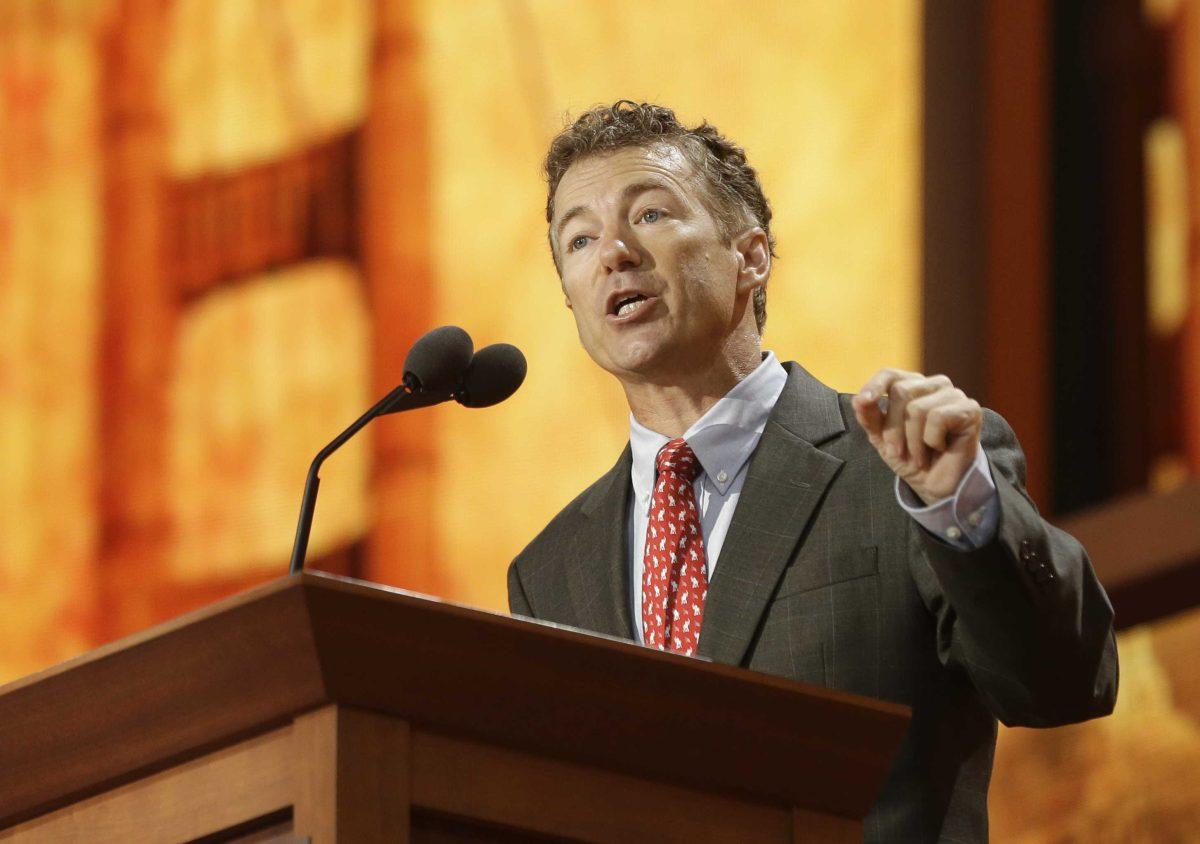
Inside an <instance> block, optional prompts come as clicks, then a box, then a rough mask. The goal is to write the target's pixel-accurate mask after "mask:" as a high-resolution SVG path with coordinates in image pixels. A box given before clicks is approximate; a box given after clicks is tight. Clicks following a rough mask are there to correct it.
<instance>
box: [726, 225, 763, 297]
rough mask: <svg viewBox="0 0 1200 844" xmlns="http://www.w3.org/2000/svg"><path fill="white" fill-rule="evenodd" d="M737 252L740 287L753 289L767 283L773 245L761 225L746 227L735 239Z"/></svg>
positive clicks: (734, 244) (734, 243)
mask: <svg viewBox="0 0 1200 844" xmlns="http://www.w3.org/2000/svg"><path fill="white" fill-rule="evenodd" d="M733 248H734V250H735V251H736V252H737V262H738V288H739V289H741V290H753V289H754V288H755V287H762V286H763V285H764V284H766V283H767V277H768V276H770V275H771V246H770V244H769V243H768V242H767V233H766V232H765V231H763V230H762V227H761V226H754V227H752V228H749V229H746V231H744V232H742V233H741V234H740V235H738V236H737V237H736V238H735V239H734V241H733Z"/></svg>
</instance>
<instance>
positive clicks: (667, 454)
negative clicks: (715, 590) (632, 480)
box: [642, 439, 708, 656]
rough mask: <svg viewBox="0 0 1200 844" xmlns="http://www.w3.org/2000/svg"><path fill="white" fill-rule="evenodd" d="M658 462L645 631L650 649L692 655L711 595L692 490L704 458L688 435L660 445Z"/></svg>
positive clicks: (646, 559) (644, 590) (644, 576)
mask: <svg viewBox="0 0 1200 844" xmlns="http://www.w3.org/2000/svg"><path fill="white" fill-rule="evenodd" d="M657 462H658V477H657V479H656V480H655V483H654V496H653V497H652V498H651V500H650V524H649V525H648V526H647V528H646V552H645V554H644V556H643V559H642V564H643V574H642V636H643V640H644V641H645V643H646V644H647V645H648V646H650V647H652V648H657V649H658V650H660V651H661V650H671V651H676V652H677V653H681V654H685V655H686V656H692V655H693V654H695V653H696V642H697V641H699V639H700V624H701V623H702V622H703V620H704V599H705V598H706V597H707V596H708V573H707V571H706V570H705V561H704V538H703V536H702V535H701V533H700V513H699V511H698V510H697V509H696V494H695V492H694V491H693V489H692V480H693V479H694V478H695V477H696V475H697V474H699V473H700V461H698V460H697V459H696V455H695V454H694V453H693V452H692V449H691V446H689V445H688V444H687V441H686V440H684V439H674V440H671V441H670V442H669V443H667V444H666V445H664V446H663V447H662V450H661V451H660V452H659V453H658V461H657Z"/></svg>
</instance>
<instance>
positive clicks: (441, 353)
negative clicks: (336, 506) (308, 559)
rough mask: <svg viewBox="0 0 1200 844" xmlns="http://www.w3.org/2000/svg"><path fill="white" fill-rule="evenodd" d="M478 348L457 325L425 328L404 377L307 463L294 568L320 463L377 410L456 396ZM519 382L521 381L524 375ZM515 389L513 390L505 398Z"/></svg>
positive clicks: (295, 569)
mask: <svg viewBox="0 0 1200 844" xmlns="http://www.w3.org/2000/svg"><path fill="white" fill-rule="evenodd" d="M474 348H475V346H474V344H473V343H472V342H471V337H470V335H468V334H467V332H465V331H463V330H462V329H461V328H459V327H458V326H456V325H444V326H442V327H441V328H435V329H433V331H430V332H429V333H428V334H425V335H424V336H423V337H421V339H419V340H417V342H416V343H414V344H413V347H412V349H410V350H409V352H408V356H407V357H406V358H405V359H404V380H403V381H402V382H401V383H400V385H399V386H398V387H396V388H395V389H394V390H392V391H391V392H390V393H388V394H387V395H386V396H384V397H383V398H382V399H380V400H379V401H377V402H376V403H375V404H374V406H372V407H371V409H370V410H368V411H367V412H366V413H364V414H363V415H362V416H360V417H358V419H356V420H355V421H354V423H353V424H352V425H351V426H350V427H349V428H347V429H346V430H344V431H342V432H341V433H340V434H338V435H337V436H336V437H335V438H334V439H333V441H332V442H330V443H329V444H328V445H327V446H325V447H324V448H323V449H321V450H320V451H318V452H317V456H316V457H314V458H313V461H312V463H311V464H310V465H309V467H308V479H307V480H306V481H305V483H304V496H303V498H301V500H300V519H299V521H298V522H297V524H296V540H295V542H294V543H293V544H292V562H291V567H290V569H289V571H290V572H291V574H299V573H300V571H301V570H302V569H303V568H304V557H305V554H307V552H308V536H309V532H310V531H311V530H312V520H313V513H314V511H315V510H316V506H317V490H318V489H319V488H320V486H321V478H320V476H319V474H318V473H319V472H320V470H321V464H322V463H324V462H325V460H326V458H328V457H329V455H331V454H333V453H334V452H335V451H337V450H338V449H339V448H341V447H342V446H343V445H344V444H345V442H346V441H347V440H348V439H350V438H351V437H353V436H354V435H355V434H357V433H358V432H359V431H360V430H362V428H363V427H365V426H366V424H367V423H368V422H370V421H371V420H372V419H374V418H375V417H376V416H384V415H386V414H389V413H401V412H403V411H406V410H414V409H416V408H418V407H428V406H429V405H433V404H438V403H439V402H444V401H447V400H449V399H451V398H453V397H454V394H455V390H456V388H457V386H458V385H459V384H460V383H462V381H463V378H464V376H465V375H466V372H467V369H468V368H469V367H470V365H471V362H472V357H473V352H474ZM518 354H520V352H518ZM522 362H523V361H522ZM522 375H523V374H522ZM517 383H518V385H519V384H520V381H518V382H517ZM515 389H516V387H513V390H515ZM511 393H512V391H509V393H508V394H506V395H505V396H504V397H503V398H507V396H508V395H511ZM497 401H499V399H497Z"/></svg>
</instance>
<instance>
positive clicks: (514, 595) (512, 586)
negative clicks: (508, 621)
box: [508, 560, 533, 618]
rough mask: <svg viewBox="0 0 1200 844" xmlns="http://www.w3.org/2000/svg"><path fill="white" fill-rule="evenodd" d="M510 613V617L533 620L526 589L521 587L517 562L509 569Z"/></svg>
mask: <svg viewBox="0 0 1200 844" xmlns="http://www.w3.org/2000/svg"><path fill="white" fill-rule="evenodd" d="M508 612H509V614H510V615H523V616H525V617H526V618H533V608H532V607H530V606H529V599H528V598H527V597H526V596H525V587H523V586H522V585H521V574H520V572H518V571H517V563H516V560H514V561H513V563H512V565H510V566H509V567H508Z"/></svg>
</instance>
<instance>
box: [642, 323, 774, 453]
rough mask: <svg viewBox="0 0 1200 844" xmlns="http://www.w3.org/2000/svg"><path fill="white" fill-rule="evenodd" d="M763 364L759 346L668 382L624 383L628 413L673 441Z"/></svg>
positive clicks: (721, 358)
mask: <svg viewBox="0 0 1200 844" xmlns="http://www.w3.org/2000/svg"><path fill="white" fill-rule="evenodd" d="M761 362H762V351H761V346H759V345H758V344H757V343H756V344H755V345H754V347H753V348H752V349H750V348H747V349H746V350H745V352H744V353H742V354H738V355H730V356H725V355H721V356H718V357H717V358H715V359H713V360H711V361H710V362H709V364H708V365H707V366H705V367H693V368H691V369H690V370H689V371H687V372H686V373H680V374H678V375H676V376H674V377H672V378H671V379H669V382H668V381H666V380H664V381H640V382H637V383H623V384H622V386H623V387H624V388H625V398H626V400H627V401H628V402H629V410H630V412H631V413H632V414H633V418H634V419H636V420H637V421H638V422H639V423H640V424H641V425H644V426H646V427H647V428H649V429H650V430H652V431H657V432H658V433H660V434H662V435H663V436H666V437H670V438H672V439H674V438H676V437H681V436H683V434H684V432H685V431H687V429H688V428H690V427H692V425H693V424H694V423H695V422H696V420H697V419H699V418H700V417H701V416H703V415H704V414H705V413H707V412H708V410H709V408H711V407H712V406H713V405H714V404H716V403H717V402H718V401H720V400H721V399H722V398H723V397H724V396H725V395H726V394H727V393H728V392H729V391H730V390H732V389H733V388H734V387H735V386H737V384H738V383H739V382H741V380H742V379H743V378H745V377H746V376H747V375H749V374H750V373H751V372H753V371H754V370H755V369H757V368H758V365H759V364H760V363H761Z"/></svg>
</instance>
